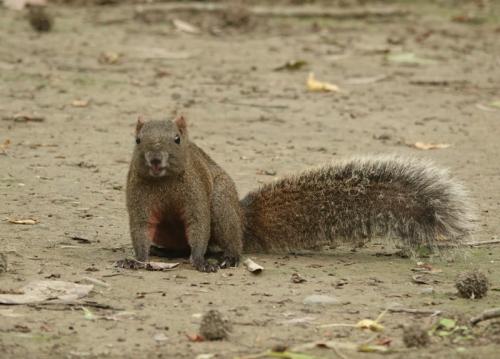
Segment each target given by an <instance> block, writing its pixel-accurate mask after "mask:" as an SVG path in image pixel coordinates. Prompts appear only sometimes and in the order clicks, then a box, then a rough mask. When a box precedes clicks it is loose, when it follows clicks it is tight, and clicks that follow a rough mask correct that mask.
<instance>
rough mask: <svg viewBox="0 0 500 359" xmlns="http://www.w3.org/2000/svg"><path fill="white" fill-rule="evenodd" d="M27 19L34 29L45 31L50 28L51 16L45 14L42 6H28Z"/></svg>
mask: <svg viewBox="0 0 500 359" xmlns="http://www.w3.org/2000/svg"><path fill="white" fill-rule="evenodd" d="M28 19H29V22H30V25H31V27H32V28H33V30H35V31H38V32H47V31H50V30H51V29H52V23H53V20H52V17H51V16H50V15H49V14H47V12H46V11H45V8H44V7H43V6H30V7H28Z"/></svg>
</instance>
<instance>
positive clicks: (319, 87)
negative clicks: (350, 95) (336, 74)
mask: <svg viewBox="0 0 500 359" xmlns="http://www.w3.org/2000/svg"><path fill="white" fill-rule="evenodd" d="M307 88H308V89H309V91H317V92H339V91H340V89H339V87H338V86H337V85H334V84H330V83H328V82H320V81H318V80H316V79H315V78H314V73H312V72H311V73H309V76H308V77H307Z"/></svg>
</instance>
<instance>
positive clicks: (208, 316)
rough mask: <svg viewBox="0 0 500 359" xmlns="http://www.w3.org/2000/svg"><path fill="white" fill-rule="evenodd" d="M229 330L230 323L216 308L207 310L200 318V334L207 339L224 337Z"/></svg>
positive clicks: (230, 328)
mask: <svg viewBox="0 0 500 359" xmlns="http://www.w3.org/2000/svg"><path fill="white" fill-rule="evenodd" d="M231 330H232V327H231V323H230V322H229V321H228V320H227V319H226V318H224V317H223V316H222V314H221V313H220V312H219V311H218V310H214V309H212V310H209V311H208V312H207V313H205V314H204V315H203V317H202V318H201V324H200V335H201V336H202V337H203V338H205V339H207V340H222V339H226V338H227V336H228V334H229V332H230V331H231Z"/></svg>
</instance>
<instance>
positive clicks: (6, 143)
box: [0, 139, 10, 153]
mask: <svg viewBox="0 0 500 359" xmlns="http://www.w3.org/2000/svg"><path fill="white" fill-rule="evenodd" d="M9 146H10V140H9V139H6V140H5V141H3V143H2V144H1V145H0V151H1V152H2V153H5V152H6V150H7V148H9Z"/></svg>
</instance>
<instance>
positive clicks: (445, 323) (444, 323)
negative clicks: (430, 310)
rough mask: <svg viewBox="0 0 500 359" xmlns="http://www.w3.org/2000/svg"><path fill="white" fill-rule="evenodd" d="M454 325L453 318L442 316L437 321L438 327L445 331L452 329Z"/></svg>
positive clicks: (455, 323)
mask: <svg viewBox="0 0 500 359" xmlns="http://www.w3.org/2000/svg"><path fill="white" fill-rule="evenodd" d="M456 325H457V322H456V321H455V320H453V319H449V318H442V319H441V320H440V321H439V322H438V327H439V328H441V329H444V330H446V331H450V330H453V328H455V326H456Z"/></svg>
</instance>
